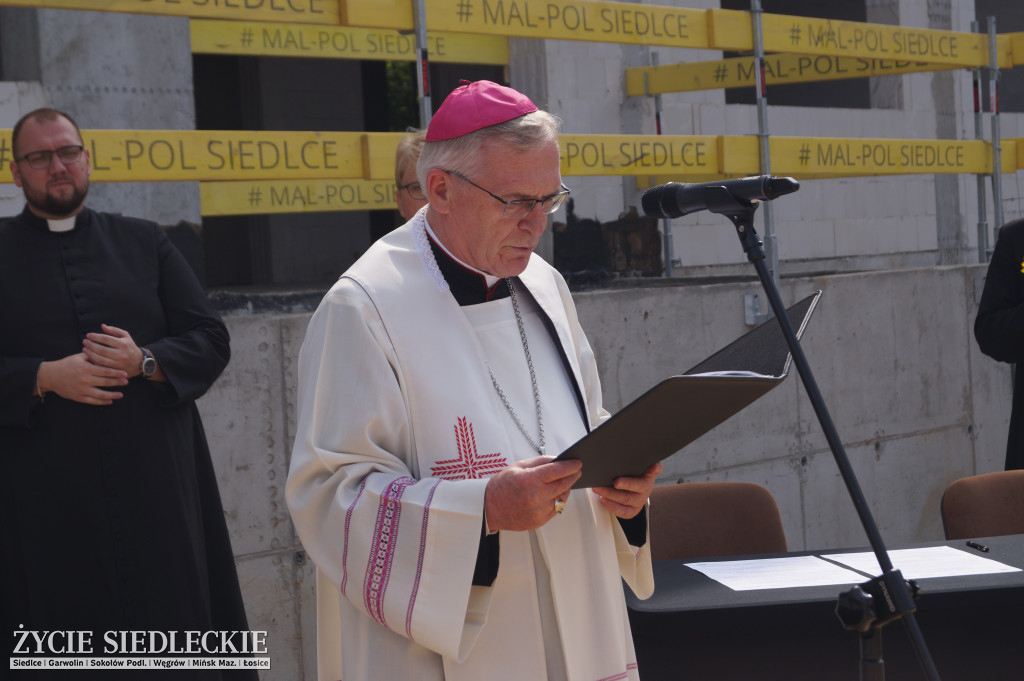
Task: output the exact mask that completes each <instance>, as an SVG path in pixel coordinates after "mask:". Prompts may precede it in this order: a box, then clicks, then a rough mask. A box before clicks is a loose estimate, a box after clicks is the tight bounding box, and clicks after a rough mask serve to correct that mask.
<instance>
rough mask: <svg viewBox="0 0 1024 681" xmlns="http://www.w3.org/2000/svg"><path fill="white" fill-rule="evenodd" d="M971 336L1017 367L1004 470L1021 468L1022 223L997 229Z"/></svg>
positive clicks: (1023, 349)
mask: <svg viewBox="0 0 1024 681" xmlns="http://www.w3.org/2000/svg"><path fill="white" fill-rule="evenodd" d="M974 337H975V339H977V341H978V347H979V348H981V351H982V352H983V353H985V354H986V355H988V356H989V357H991V358H993V359H996V360H999V361H1000V362H1010V363H1015V364H1017V368H1016V371H1015V373H1014V381H1013V406H1012V408H1011V411H1010V433H1009V436H1008V437H1007V439H1006V470H1011V469H1014V468H1024V370H1022V369H1024V367H1022V366H1021V363H1022V362H1024V220H1014V221H1012V222H1008V223H1006V224H1005V225H1003V226H1002V228H1001V229H1000V230H999V238H998V239H997V240H996V245H995V249H994V250H993V251H992V261H991V262H990V263H989V265H988V274H987V276H986V277H985V288H984V289H983V291H982V294H981V302H980V303H979V305H978V316H977V317H976V318H975V320H974Z"/></svg>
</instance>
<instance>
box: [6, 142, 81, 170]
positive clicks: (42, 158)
mask: <svg viewBox="0 0 1024 681" xmlns="http://www.w3.org/2000/svg"><path fill="white" fill-rule="evenodd" d="M83 151H85V147H83V146H82V145H81V144H69V145H67V146H64V147H58V148H57V149H54V150H53V151H50V150H49V149H41V150H40V151H30V152H28V153H27V154H25V155H24V156H22V157H21V158H16V159H14V160H15V161H17V162H18V163H21V162H22V161H24V162H25V163H27V164H28V166H29V168H34V169H36V170H43V169H44V168H49V167H50V163H52V162H53V156H54V154H56V155H57V158H59V159H60V160H61V163H65V164H68V163H76V162H77V161H78V160H79V159H80V158H82V152H83Z"/></svg>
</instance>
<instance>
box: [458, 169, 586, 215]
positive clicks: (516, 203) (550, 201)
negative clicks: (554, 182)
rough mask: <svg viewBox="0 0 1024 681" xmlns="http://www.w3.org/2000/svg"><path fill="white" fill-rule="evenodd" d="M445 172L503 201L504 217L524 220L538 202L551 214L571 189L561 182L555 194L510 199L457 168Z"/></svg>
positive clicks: (496, 199)
mask: <svg viewBox="0 0 1024 681" xmlns="http://www.w3.org/2000/svg"><path fill="white" fill-rule="evenodd" d="M444 172H446V173H448V174H449V175H454V176H455V177H457V178H459V179H460V180H462V181H464V182H468V183H470V184H471V185H473V186H474V187H476V188H477V189H479V190H480V191H482V192H485V193H487V194H488V195H489V196H490V197H491V198H492V199H494V200H495V201H498V202H500V203H503V204H504V205H505V208H503V209H502V213H501V214H502V215H503V216H504V217H506V218H510V219H512V220H522V219H523V218H525V217H526V216H527V215H529V214H530V212H531V211H532V210H533V207H534V206H536V205H537V204H540V209H541V210H542V211H544V213H545V214H546V215H550V214H551V213H554V212H555V211H556V210H558V209H559V208H561V207H562V204H563V203H565V199H566V198H567V197H568V196H569V192H570V191H571V190H570V189H569V188H568V187H566V186H565V185H564V184H562V183H559V184H560V185H561V187H562V188H561V189H559V190H558V191H557V192H555V193H554V194H549V195H548V196H542V197H541V198H539V199H512V200H511V201H510V200H508V199H503V198H501V197H500V196H498V195H497V194H495V193H493V192H490V191H488V190H486V189H484V188H483V187H481V186H480V185H478V184H477V183H476V182H474V181H473V180H471V179H469V178H468V177H466V176H465V175H463V174H462V173H460V172H459V171H457V170H446V171H444Z"/></svg>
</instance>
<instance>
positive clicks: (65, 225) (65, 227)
mask: <svg viewBox="0 0 1024 681" xmlns="http://www.w3.org/2000/svg"><path fill="white" fill-rule="evenodd" d="M76 217H77V216H75V215H72V216H71V217H69V218H60V219H59V220H50V219H47V221H46V224H47V225H48V226H49V227H50V231H51V232H70V231H71V230H72V229H74V228H75V218H76Z"/></svg>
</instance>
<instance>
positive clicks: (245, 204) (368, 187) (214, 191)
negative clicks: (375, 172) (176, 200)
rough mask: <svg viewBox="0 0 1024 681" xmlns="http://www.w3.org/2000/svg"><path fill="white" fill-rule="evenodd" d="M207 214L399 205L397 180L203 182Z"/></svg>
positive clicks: (202, 202)
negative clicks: (396, 192)
mask: <svg viewBox="0 0 1024 681" xmlns="http://www.w3.org/2000/svg"><path fill="white" fill-rule="evenodd" d="M199 199H200V206H201V207H200V212H201V213H202V214H203V215H206V216H214V215H250V214H260V215H262V214H268V213H318V212H325V211H345V210H390V209H395V208H397V206H398V204H397V203H396V202H395V183H394V181H393V180H392V181H387V180H296V181H290V180H276V181H275V180H269V181H259V182H200V183H199Z"/></svg>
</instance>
